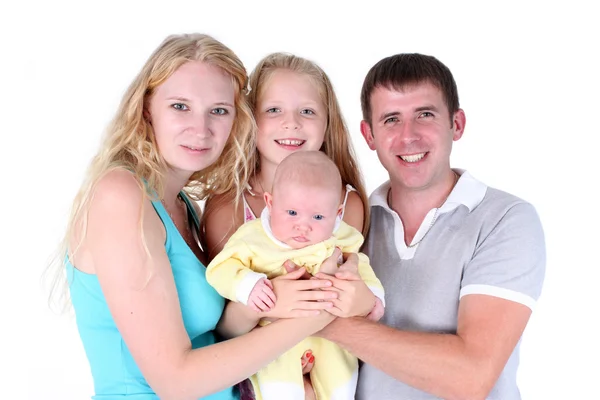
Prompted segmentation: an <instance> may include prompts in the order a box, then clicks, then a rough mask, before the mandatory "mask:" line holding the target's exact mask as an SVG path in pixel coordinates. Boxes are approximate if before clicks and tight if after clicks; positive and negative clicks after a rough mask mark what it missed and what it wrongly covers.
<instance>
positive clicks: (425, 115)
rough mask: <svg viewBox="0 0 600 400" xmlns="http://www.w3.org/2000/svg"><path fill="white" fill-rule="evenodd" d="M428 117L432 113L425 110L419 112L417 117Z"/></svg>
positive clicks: (431, 115)
mask: <svg viewBox="0 0 600 400" xmlns="http://www.w3.org/2000/svg"><path fill="white" fill-rule="evenodd" d="M428 117H433V113H431V112H429V111H425V112H423V113H421V115H419V118H428Z"/></svg>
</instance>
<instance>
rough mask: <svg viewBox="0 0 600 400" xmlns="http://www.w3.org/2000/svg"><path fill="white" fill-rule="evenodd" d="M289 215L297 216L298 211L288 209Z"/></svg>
mask: <svg viewBox="0 0 600 400" xmlns="http://www.w3.org/2000/svg"><path fill="white" fill-rule="evenodd" d="M286 212H287V213H288V215H289V216H292V217H295V216H296V215H298V213H297V212H296V211H295V210H287V211H286Z"/></svg>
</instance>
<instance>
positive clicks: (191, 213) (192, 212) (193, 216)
mask: <svg viewBox="0 0 600 400" xmlns="http://www.w3.org/2000/svg"><path fill="white" fill-rule="evenodd" d="M179 197H181V199H182V200H183V201H184V203H185V206H186V207H187V211H188V218H189V221H190V222H193V223H194V226H195V227H196V230H197V231H198V232H200V217H199V216H198V213H197V212H196V209H195V208H194V205H193V204H192V200H190V198H189V197H188V196H187V195H186V194H185V192H183V191H181V192H179Z"/></svg>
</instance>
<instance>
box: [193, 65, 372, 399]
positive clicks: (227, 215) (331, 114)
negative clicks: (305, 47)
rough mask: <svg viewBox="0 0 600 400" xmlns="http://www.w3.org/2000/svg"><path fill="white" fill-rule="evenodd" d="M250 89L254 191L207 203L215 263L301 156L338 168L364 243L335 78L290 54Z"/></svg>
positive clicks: (358, 189) (255, 78)
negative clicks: (278, 174) (284, 165)
mask: <svg viewBox="0 0 600 400" xmlns="http://www.w3.org/2000/svg"><path fill="white" fill-rule="evenodd" d="M250 89H251V92H250V95H249V99H250V105H251V107H252V110H253V112H254V115H255V118H256V122H257V125H258V134H257V136H255V137H252V136H250V137H248V138H247V139H249V140H250V141H251V142H250V144H249V145H248V146H247V147H252V146H254V147H255V151H252V152H251V153H248V154H249V155H250V156H249V157H248V159H247V163H248V164H247V166H248V169H249V173H250V179H249V187H248V188H246V190H245V191H244V192H243V193H242V195H241V196H239V195H238V194H237V193H235V192H234V191H231V190H230V191H227V192H225V193H223V194H220V195H214V196H209V197H208V199H207V201H206V203H205V208H204V218H203V230H202V231H203V232H202V233H203V244H204V246H205V250H206V252H207V253H208V256H209V261H210V260H212V259H213V258H214V257H215V256H216V254H218V253H219V252H220V251H221V250H222V249H223V246H224V245H225V243H226V242H227V240H228V239H229V238H230V237H231V235H232V234H233V233H234V232H235V231H236V230H237V229H238V228H239V227H240V226H241V225H242V224H244V223H245V222H248V221H251V220H253V219H255V218H256V216H260V214H261V211H262V210H263V209H264V207H265V201H264V193H265V192H267V191H270V190H272V184H273V179H274V176H275V170H276V168H277V166H278V165H279V163H280V162H281V160H283V159H284V158H285V157H286V156H288V155H289V154H291V153H293V152H295V151H306V150H321V151H322V152H324V153H325V154H326V155H327V156H329V157H330V158H331V159H332V160H333V162H334V163H335V164H336V166H337V167H338V169H339V171H340V173H341V176H342V182H343V185H344V187H343V192H342V195H343V196H344V204H343V205H344V207H343V210H342V218H343V220H344V221H345V222H346V223H348V224H349V225H351V226H352V227H354V228H356V229H357V230H358V231H360V232H362V233H363V235H366V233H367V230H368V227H369V207H368V199H367V195H366V191H365V189H364V185H363V182H362V177H361V173H360V171H359V168H358V163H357V162H356V159H355V155H354V151H353V147H352V142H351V138H350V135H349V132H348V129H347V127H346V124H345V122H344V120H343V118H342V115H341V111H340V107H339V105H338V101H337V97H336V95H335V92H334V91H333V85H332V84H331V81H330V80H329V77H328V76H327V75H326V74H325V72H324V71H323V70H322V69H321V68H320V67H319V66H318V65H317V64H315V63H314V62H312V61H309V60H307V59H304V58H301V57H297V56H294V55H291V54H286V53H273V54H271V55H268V56H267V57H265V58H264V59H263V60H261V61H260V62H259V63H258V65H257V66H256V67H255V69H254V71H253V72H252V74H251V76H250ZM361 284H362V285H363V286H362V287H360V288H361V289H363V290H357V292H359V293H363V294H365V295H370V292H369V291H368V289H367V288H366V285H364V283H362V281H354V282H351V283H348V285H361ZM355 287H356V286H355ZM337 289H340V290H343V289H342V288H340V287H337ZM365 289H366V290H365ZM343 297H344V298H346V299H348V298H349V297H348V296H343ZM364 300H365V298H364V297H360V296H355V297H353V298H350V300H349V301H348V302H349V303H351V304H349V303H346V304H345V305H344V307H345V308H347V311H349V310H351V309H356V306H358V305H360V303H361V302H362V301H364ZM339 306H340V307H341V305H339ZM232 309H236V310H237V308H235V307H232ZM347 315H352V313H351V312H349V313H347ZM313 361H314V358H312V355H311V352H310V349H307V352H306V354H305V356H304V357H302V362H303V365H306V364H307V363H312V362H313ZM308 389H309V388H308V387H307V393H308V392H309V390H308Z"/></svg>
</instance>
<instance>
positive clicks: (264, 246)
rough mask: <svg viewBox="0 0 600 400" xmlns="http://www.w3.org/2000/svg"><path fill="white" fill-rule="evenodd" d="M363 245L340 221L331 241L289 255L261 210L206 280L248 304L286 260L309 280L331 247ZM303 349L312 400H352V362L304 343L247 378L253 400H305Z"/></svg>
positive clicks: (368, 277) (334, 350) (369, 280)
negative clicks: (309, 363) (309, 361)
mask: <svg viewBox="0 0 600 400" xmlns="http://www.w3.org/2000/svg"><path fill="white" fill-rule="evenodd" d="M363 240H364V238H363V236H362V234H361V233H360V232H359V231H358V230H356V229H355V228H353V227H351V226H350V225H348V224H346V223H345V222H343V221H339V222H338V226H337V227H336V229H335V231H334V233H333V236H332V237H331V238H329V239H327V240H325V241H323V242H321V243H316V244H313V245H310V246H307V247H304V248H302V249H292V248H291V247H289V246H288V245H286V244H285V243H282V242H280V241H279V240H277V239H276V238H275V237H274V236H273V234H272V232H271V228H270V223H269V212H268V208H265V209H264V210H263V213H262V215H261V218H260V219H256V220H254V221H250V222H247V223H245V224H244V225H242V226H241V227H240V228H239V229H238V230H237V231H236V232H235V233H234V234H233V235H232V236H231V238H230V239H229V241H228V242H227V243H226V245H225V247H224V248H223V250H222V251H221V252H220V253H219V254H218V255H217V256H216V257H215V258H214V259H213V260H212V262H211V263H210V264H209V265H208V267H207V269H206V279H207V280H208V283H209V284H211V285H212V286H213V287H214V288H215V289H216V290H217V291H218V292H219V293H220V294H221V296H223V297H225V298H227V299H229V300H232V301H236V302H241V303H243V304H247V303H248V297H249V296H250V292H251V291H252V289H253V288H254V285H255V284H256V283H257V282H258V281H259V280H260V279H262V278H265V277H266V278H268V279H272V278H275V277H277V276H280V275H283V274H285V273H286V271H285V268H284V267H283V263H284V262H285V261H286V260H291V261H293V262H294V263H296V264H297V265H299V266H304V267H306V269H307V271H308V272H309V273H310V274H313V275H314V274H316V273H317V272H319V267H320V266H321V263H322V262H323V261H324V260H325V259H326V258H327V257H329V256H331V254H333V251H334V249H335V247H339V248H340V249H341V250H342V252H343V253H358V251H359V249H360V246H361V245H362V243H363ZM358 259H359V262H358V271H359V274H360V276H361V278H362V279H363V281H364V282H365V284H366V285H367V286H368V287H369V289H371V291H372V292H373V294H375V296H376V297H378V298H379V299H381V301H382V302H383V304H385V301H384V291H383V286H382V285H381V282H380V281H379V279H377V277H376V276H375V273H374V272H373V269H372V268H371V266H370V265H369V259H368V257H367V256H366V255H365V254H362V253H358ZM262 324H263V323H262V322H261V325H262ZM308 349H311V350H312V353H313V354H314V355H315V359H316V360H317V361H316V362H315V366H314V367H313V369H312V371H311V381H312V384H313V387H314V390H315V393H316V396H317V399H328V400H338V399H339V400H349V399H354V393H355V389H356V382H357V379H358V360H357V359H356V357H354V356H353V355H352V354H350V353H349V352H347V351H346V350H344V349H342V348H341V347H339V346H338V345H336V344H334V343H332V342H330V341H328V340H325V339H322V338H316V337H308V338H306V339H304V340H303V341H302V342H300V343H299V344H297V345H296V346H295V347H294V348H292V349H291V350H289V351H288V352H286V353H285V354H283V355H282V356H281V357H279V358H278V359H276V360H275V361H273V362H272V363H270V364H269V365H267V366H266V367H265V368H263V369H262V370H260V371H259V372H258V373H257V374H255V375H254V376H252V377H251V381H252V384H253V386H254V391H255V394H256V400H279V399H290V400H295V399H299V400H304V398H305V397H304V383H303V377H302V368H301V363H300V359H301V357H302V355H303V354H304V352H305V351H306V350H308Z"/></svg>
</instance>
